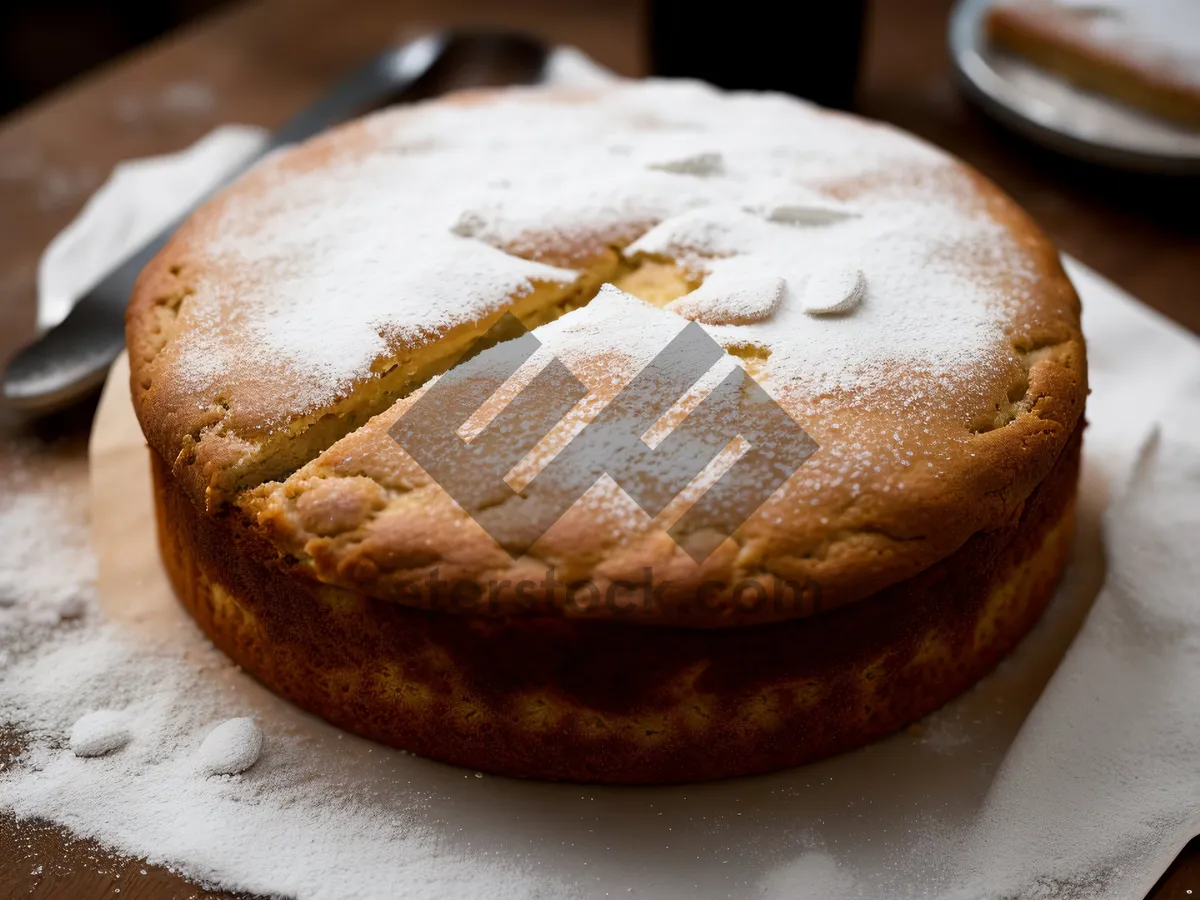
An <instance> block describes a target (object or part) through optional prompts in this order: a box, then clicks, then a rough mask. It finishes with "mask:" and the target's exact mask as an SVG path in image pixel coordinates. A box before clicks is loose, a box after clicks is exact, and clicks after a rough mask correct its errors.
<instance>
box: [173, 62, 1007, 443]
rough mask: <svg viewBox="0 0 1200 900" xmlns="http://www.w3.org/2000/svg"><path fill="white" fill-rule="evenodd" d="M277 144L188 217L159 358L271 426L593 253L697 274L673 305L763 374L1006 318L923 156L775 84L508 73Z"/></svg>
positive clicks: (983, 224)
mask: <svg viewBox="0 0 1200 900" xmlns="http://www.w3.org/2000/svg"><path fill="white" fill-rule="evenodd" d="M289 160H290V157H288V156H286V155H284V156H282V157H276V158H274V159H271V160H268V161H267V162H265V163H264V164H262V166H260V168H259V170H258V171H257V173H256V174H255V175H253V176H251V181H252V182H253V183H254V184H255V185H256V187H255V190H253V191H249V190H244V191H242V192H239V193H235V194H234V195H232V197H231V198H230V199H229V200H228V202H227V203H226V205H225V207H224V208H223V211H222V214H221V215H220V216H219V217H218V218H217V219H216V220H214V222H213V224H212V226H211V228H210V229H209V231H208V232H206V238H205V241H204V243H203V246H201V247H200V253H201V256H202V257H203V261H204V265H202V266H197V267H196V268H195V270H194V280H195V285H194V287H195V293H194V294H192V295H191V296H189V298H188V299H187V301H186V302H185V303H184V305H183V308H182V312H181V323H182V329H181V334H180V337H179V338H178V344H177V352H178V354H179V365H178V366H176V367H175V369H174V372H175V373H176V375H177V376H178V378H179V379H180V380H181V382H182V383H184V384H186V385H187V386H188V387H189V389H191V390H193V391H194V392H195V393H196V395H197V396H198V397H201V398H202V397H205V396H208V395H218V394H221V393H222V392H223V391H227V390H228V388H229V386H230V385H231V384H232V385H233V390H232V396H231V397H229V398H228V399H229V402H231V403H232V404H233V405H234V406H236V405H237V403H238V392H237V385H238V384H239V383H240V382H242V381H253V382H254V384H255V385H256V386H257V388H258V389H259V390H260V391H261V392H262V393H264V394H268V393H269V395H270V396H272V397H275V398H277V409H276V410H275V413H273V415H277V416H278V418H279V419H280V420H282V419H285V418H287V417H288V416H289V415H290V414H293V413H298V412H307V411H310V410H313V409H316V408H318V407H320V406H321V405H322V404H326V403H329V402H332V401H333V400H335V399H337V398H338V397H341V396H344V395H345V394H346V393H347V392H348V391H350V390H352V389H353V385H354V384H355V383H356V382H358V381H361V380H362V379H369V378H372V377H375V375H377V374H378V373H379V372H380V371H381V370H383V369H386V368H387V367H388V366H389V365H390V364H391V363H390V362H388V361H389V360H392V359H394V358H395V357H396V356H397V354H398V353H401V352H402V350H403V348H404V347H410V346H414V345H417V344H421V343H423V342H426V341H428V340H431V339H435V338H436V337H437V336H438V335H440V334H443V333H445V332H446V331H447V330H448V329H450V328H452V327H454V326H456V325H458V324H461V323H465V322H469V321H477V320H478V319H479V318H480V317H481V316H485V315H487V314H489V313H491V312H493V311H496V310H499V309H502V308H504V307H506V306H507V305H508V304H510V303H511V302H512V298H514V297H520V296H522V295H525V294H527V293H528V292H529V291H531V290H533V289H534V287H535V286H536V285H537V284H538V283H543V282H554V283H558V284H567V283H570V282H571V281H572V280H573V279H574V278H575V277H577V273H576V272H575V271H574V270H573V268H572V266H574V265H576V264H575V263H571V262H569V260H570V259H580V260H586V259H587V258H589V257H590V256H591V255H594V254H595V253H598V252H601V251H603V250H604V249H605V248H607V247H609V246H615V247H618V248H620V247H624V248H625V249H624V251H623V252H624V253H625V255H626V256H627V257H628V258H629V259H630V260H631V261H632V262H633V263H634V264H636V262H637V259H638V258H639V257H644V256H661V255H667V256H670V257H671V258H673V259H676V260H677V261H679V262H681V263H683V264H686V265H687V266H688V267H690V269H691V271H692V272H693V273H694V274H696V275H697V276H698V279H699V280H700V281H702V282H703V283H702V284H701V286H700V288H699V289H698V290H697V291H696V293H695V295H694V296H692V297H690V298H687V299H685V300H682V301H680V302H679V303H678V304H677V305H676V307H675V309H676V311H678V312H679V313H681V314H683V315H687V316H689V317H693V318H696V319H697V320H698V321H701V322H705V323H707V324H708V325H709V326H711V327H714V328H725V329H743V330H746V331H748V332H750V333H748V334H746V335H743V336H742V337H741V338H738V339H739V340H746V341H754V342H757V343H759V344H761V345H763V346H765V347H767V348H768V349H769V351H770V354H771V364H770V367H769V372H768V373H767V374H768V377H770V378H772V379H774V380H775V381H776V382H777V383H785V382H786V383H794V384H800V383H802V384H804V385H805V386H806V387H805V389H806V390H808V391H812V392H821V391H827V390H830V389H835V388H861V387H864V386H866V387H869V386H870V383H871V381H872V380H879V379H886V378H887V377H888V375H889V366H893V365H898V364H899V365H908V364H913V363H915V364H917V366H918V368H921V369H923V370H927V371H930V372H934V373H937V374H946V373H947V372H955V373H958V372H961V370H963V369H965V368H966V367H968V366H970V365H972V364H976V363H977V361H978V360H980V359H981V358H983V359H985V360H986V358H988V357H989V356H994V355H995V354H997V353H1001V352H1003V345H1004V336H1003V331H1002V327H1001V326H1002V323H1003V322H1004V321H1005V319H1006V312H1007V310H1006V308H1005V306H1004V303H1002V302H1001V298H1000V297H999V296H998V292H997V291H996V290H995V288H994V286H993V284H992V283H991V281H990V276H989V273H988V272H983V273H981V272H980V270H979V265H978V261H977V260H978V258H979V254H978V253H976V252H974V251H976V250H978V248H979V247H984V246H986V247H988V248H991V249H990V251H989V252H990V253H991V254H992V257H993V260H994V262H993V263H991V265H994V267H995V269H996V271H997V272H1001V271H1002V272H1004V273H1005V274H1006V275H1007V276H1012V275H1013V274H1014V273H1015V274H1016V275H1018V276H1019V274H1020V273H1021V272H1022V271H1024V270H1025V269H1026V268H1027V267H1028V263H1027V261H1026V259H1025V257H1024V254H1023V251H1021V249H1020V248H1019V247H1017V246H1016V244H1015V242H1014V241H1013V240H1012V239H1011V238H1010V236H1009V235H1008V234H1007V232H1006V231H1005V230H1004V229H1003V228H1002V227H1001V226H999V225H998V224H996V223H995V222H994V221H992V219H991V218H990V217H989V216H988V214H987V213H986V211H985V210H983V209H981V208H979V206H978V205H977V204H975V203H973V201H972V197H973V194H974V189H973V187H972V186H971V185H970V184H969V182H968V180H967V179H966V178H965V176H960V175H959V174H958V170H957V169H956V168H955V167H954V166H953V164H952V163H950V162H949V161H948V160H947V159H946V158H945V157H944V156H943V155H942V154H940V153H939V152H938V151H935V150H933V149H932V148H930V147H928V146H926V145H924V144H922V143H920V142H918V141H916V140H914V139H912V138H909V137H907V136H904V135H901V134H899V133H897V132H895V131H892V130H891V129H888V128H886V127H882V126H873V125H869V124H866V123H863V122H861V121H859V120H854V119H851V118H849V117H834V116H829V115H827V114H825V113H823V112H821V111H818V110H816V109H815V108H813V107H810V106H808V105H806V104H804V103H802V102H799V101H796V100H793V99H791V98H786V97H783V96H781V95H773V94H722V93H720V92H717V91H715V90H714V89H711V88H708V87H706V86H703V85H700V84H696V83H688V82H649V83H623V84H618V85H615V86H612V87H609V88H606V89H602V90H597V91H596V92H595V93H594V94H592V95H590V96H588V97H586V98H582V99H581V98H580V97H579V96H578V95H572V96H571V97H570V98H568V99H567V100H566V101H560V100H556V99H554V97H553V96H551V95H549V94H547V93H546V92H545V91H541V90H520V91H517V90H514V91H511V92H509V93H507V94H505V95H503V96H502V97H500V98H499V99H497V100H495V101H494V102H490V103H486V104H461V105H459V104H438V105H432V106H426V107H423V108H421V109H419V110H418V111H415V112H412V111H399V112H392V113H385V114H382V115H379V116H376V117H374V118H372V119H369V120H367V121H366V122H365V123H364V124H363V125H362V126H361V127H360V130H359V131H358V132H357V135H356V139H355V140H354V141H346V142H345V145H344V146H341V147H338V148H333V149H332V150H331V152H330V154H329V158H328V159H326V160H325V161H324V162H323V163H322V164H321V165H320V166H318V167H309V168H307V169H305V170H304V171H299V170H298V169H297V167H295V166H293V165H292V164H291V163H290V162H289ZM860 185H861V186H860ZM631 242H632V245H630V244H631ZM960 248H961V249H964V251H965V252H963V253H958V254H956V252H955V251H956V249H960ZM834 255H836V256H837V257H838V258H844V259H848V260H850V261H852V262H856V264H857V265H859V266H860V267H861V268H862V270H863V272H864V275H865V278H866V280H867V282H868V283H870V285H871V293H872V299H871V303H870V304H869V305H868V306H867V307H864V308H863V309H860V310H858V311H856V312H855V313H854V315H853V316H851V317H850V318H851V319H852V324H851V323H847V322H840V323H829V322H825V321H820V320H816V319H814V318H813V317H812V316H807V315H804V307H803V304H802V303H801V302H800V298H802V297H803V295H804V290H805V285H806V284H807V283H808V281H809V279H810V278H811V277H812V275H813V272H814V271H815V270H816V268H817V267H818V265H819V264H820V263H821V262H822V261H823V260H826V259H828V258H830V257H831V256H834ZM547 258H553V259H554V260H556V264H555V265H547V264H546V263H545V262H540V261H538V260H543V259H547ZM564 260H567V262H565V263H564V262H563V261H564ZM956 260H957V261H956ZM1003 299H1004V300H1005V301H1009V300H1012V301H1019V299H1020V298H1019V297H1007V298H1003ZM845 311H848V310H845ZM720 339H721V340H722V341H724V342H729V341H733V340H735V338H734V337H733V335H732V334H725V335H723V336H722V337H721V338H720ZM603 344H604V341H603V339H600V340H599V341H598V343H597V349H599V348H600V347H601V346H603ZM268 388H269V389H270V390H269V392H268V390H267V389H268ZM268 424H270V423H268Z"/></svg>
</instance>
